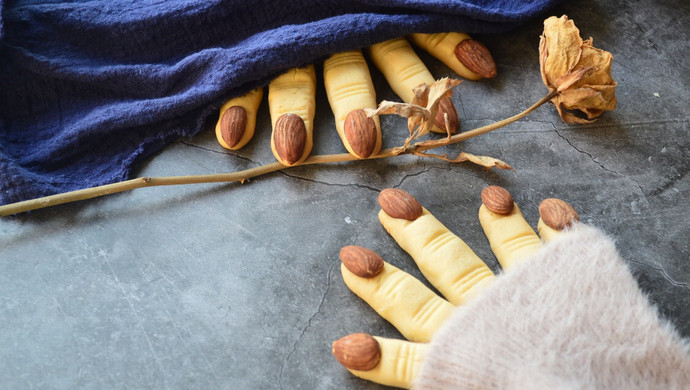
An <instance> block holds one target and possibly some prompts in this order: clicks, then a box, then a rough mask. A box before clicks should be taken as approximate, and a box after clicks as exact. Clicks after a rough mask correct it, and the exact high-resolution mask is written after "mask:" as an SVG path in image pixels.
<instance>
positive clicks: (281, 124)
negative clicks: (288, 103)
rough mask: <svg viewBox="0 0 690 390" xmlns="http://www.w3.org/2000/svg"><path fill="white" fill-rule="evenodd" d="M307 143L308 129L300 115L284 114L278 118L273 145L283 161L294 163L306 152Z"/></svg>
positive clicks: (289, 163)
mask: <svg viewBox="0 0 690 390" xmlns="http://www.w3.org/2000/svg"><path fill="white" fill-rule="evenodd" d="M306 143H307V129H306V128H305V127H304V120H302V118H301V117H300V116H299V115H295V114H283V115H281V116H280V117H278V119H277V120H276V124H275V128H274V129H273V146H274V147H275V150H276V152H277V153H278V156H279V157H280V158H281V159H282V160H283V161H281V162H283V163H286V164H287V165H292V164H294V163H295V162H297V161H298V160H299V159H300V158H301V157H302V154H303V153H304V147H305V145H306Z"/></svg>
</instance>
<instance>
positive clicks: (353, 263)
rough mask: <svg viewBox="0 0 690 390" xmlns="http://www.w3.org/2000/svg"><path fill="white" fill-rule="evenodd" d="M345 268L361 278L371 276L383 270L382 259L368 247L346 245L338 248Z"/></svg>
mask: <svg viewBox="0 0 690 390" xmlns="http://www.w3.org/2000/svg"><path fill="white" fill-rule="evenodd" d="M340 260H341V261H342V262H343V264H344V265H345V268H347V269H348V270H350V272H352V273H353V274H355V275H357V276H360V277H362V278H373V277H374V276H376V275H378V274H380V273H381V271H382V270H383V259H382V258H381V256H379V255H378V254H377V253H376V252H374V251H373V250H371V249H369V248H364V247H361V246H356V245H348V246H346V247H343V248H342V249H341V250H340Z"/></svg>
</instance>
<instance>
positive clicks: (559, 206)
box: [537, 198, 580, 243]
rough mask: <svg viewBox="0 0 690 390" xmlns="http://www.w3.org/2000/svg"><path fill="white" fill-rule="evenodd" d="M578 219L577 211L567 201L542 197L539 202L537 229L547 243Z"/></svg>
mask: <svg viewBox="0 0 690 390" xmlns="http://www.w3.org/2000/svg"><path fill="white" fill-rule="evenodd" d="M579 220H580V216H579V215H578V214H577V211H575V209H574V208H573V206H571V205H570V204H568V203H567V202H565V201H563V200H561V199H556V198H549V199H544V200H542V201H541V203H540V204H539V222H538V224H537V231H539V236H540V237H541V240H542V241H543V242H544V243H547V242H550V241H551V240H553V239H554V238H556V237H557V236H558V235H559V234H560V233H561V231H563V230H564V229H567V228H569V227H571V226H572V225H573V224H574V223H575V222H578V221H579Z"/></svg>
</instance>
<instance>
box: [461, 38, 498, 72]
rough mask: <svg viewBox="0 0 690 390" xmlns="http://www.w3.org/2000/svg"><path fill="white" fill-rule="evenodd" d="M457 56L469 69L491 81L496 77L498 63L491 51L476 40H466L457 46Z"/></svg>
mask: <svg viewBox="0 0 690 390" xmlns="http://www.w3.org/2000/svg"><path fill="white" fill-rule="evenodd" d="M455 56H456V57H457V58H458V61H460V62H462V64H463V65H465V66H466V67H467V69H469V70H471V71H472V72H474V73H476V74H478V75H480V76H482V77H484V78H487V79H490V78H492V77H494V76H496V63H495V62H494V58H493V57H492V56H491V53H490V52H489V49H487V48H486V46H484V44H482V43H481V42H479V41H477V40H474V39H465V40H464V41H462V42H460V43H458V45H457V46H455Z"/></svg>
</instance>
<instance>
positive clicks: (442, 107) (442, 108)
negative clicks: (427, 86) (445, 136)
mask: <svg viewBox="0 0 690 390" xmlns="http://www.w3.org/2000/svg"><path fill="white" fill-rule="evenodd" d="M444 114H448V124H449V125H450V133H451V134H455V133H457V131H458V124H459V122H460V121H459V119H458V112H457V111H456V110H455V106H454V105H453V102H452V101H451V100H450V98H447V97H444V98H442V99H441V100H440V101H439V102H438V111H436V126H438V127H440V128H442V129H443V130H446V131H448V129H446V120H445V118H444Z"/></svg>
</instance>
